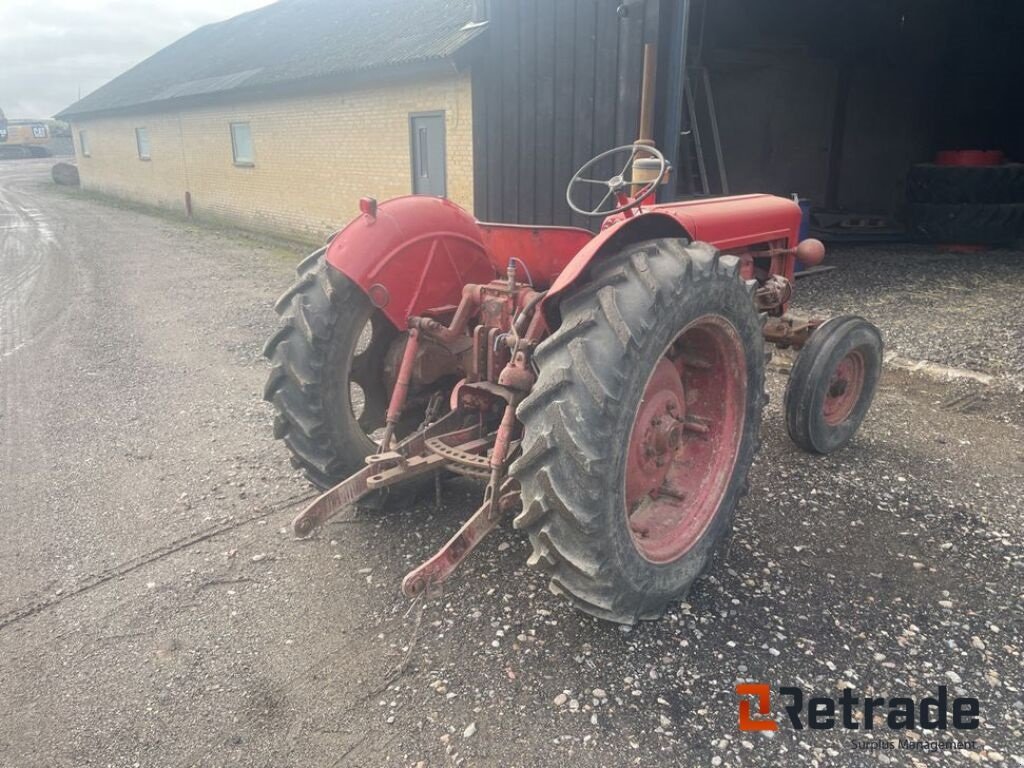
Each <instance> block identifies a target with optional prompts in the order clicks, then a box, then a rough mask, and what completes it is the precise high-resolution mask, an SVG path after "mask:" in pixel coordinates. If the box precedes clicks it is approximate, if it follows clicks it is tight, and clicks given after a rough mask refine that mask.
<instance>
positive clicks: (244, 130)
mask: <svg viewBox="0 0 1024 768" xmlns="http://www.w3.org/2000/svg"><path fill="white" fill-rule="evenodd" d="M231 154H232V156H233V157H234V159H235V165H253V163H254V157H253V151H252V131H251V130H250V129H249V124H248V123H231Z"/></svg>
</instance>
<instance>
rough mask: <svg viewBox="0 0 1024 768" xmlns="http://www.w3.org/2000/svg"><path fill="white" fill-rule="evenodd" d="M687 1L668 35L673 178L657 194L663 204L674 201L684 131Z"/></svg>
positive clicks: (668, 141)
mask: <svg viewBox="0 0 1024 768" xmlns="http://www.w3.org/2000/svg"><path fill="white" fill-rule="evenodd" d="M690 2H691V0H681V1H680V2H679V3H678V4H676V6H675V7H676V8H677V9H678V14H679V17H680V18H676V19H673V22H674V23H673V26H672V29H671V32H670V34H669V56H668V61H669V67H668V73H667V76H666V79H665V85H666V91H667V93H666V95H665V132H664V137H665V157H667V158H668V161H669V162H670V163H672V169H673V170H672V173H673V175H674V176H675V177H676V180H673V181H672V183H671V184H668V185H667V186H666V187H665V189H664V190H662V191H661V192H660V193H659V194H660V195H662V196H663V197H662V199H663V201H664V202H671V201H672V200H676V199H677V198H678V197H679V195H678V193H677V192H676V184H677V183H678V181H677V179H678V174H679V171H680V167H681V165H682V163H681V162H680V152H679V137H680V135H681V133H682V129H683V88H684V77H685V72H686V38H687V36H688V35H689V33H690Z"/></svg>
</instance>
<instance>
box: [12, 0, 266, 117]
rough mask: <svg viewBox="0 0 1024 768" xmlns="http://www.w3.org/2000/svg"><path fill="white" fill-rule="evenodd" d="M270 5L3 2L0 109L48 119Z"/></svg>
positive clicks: (173, 0) (179, 0) (233, 1)
mask: <svg viewBox="0 0 1024 768" xmlns="http://www.w3.org/2000/svg"><path fill="white" fill-rule="evenodd" d="M269 3H270V0H0V109H3V111H4V112H5V113H6V114H7V117H8V118H16V117H50V116H52V115H53V114H55V113H56V112H59V111H60V110H62V109H63V108H64V107H66V106H68V105H69V104H71V103H72V102H74V101H77V100H78V96H79V93H81V95H82V96H85V95H86V94H87V93H89V92H90V91H94V90H96V89H97V88H99V87H100V86H101V85H103V84H104V83H106V82H107V81H108V80H111V79H113V78H114V77H117V75H119V74H121V73H122V72H124V71H125V70H126V69H128V68H129V67H132V66H133V65H135V64H137V63H138V62H140V61H142V60H143V59H145V58H146V57H148V56H150V55H152V54H153V53H156V52H157V51H158V50H160V49H161V48H163V47H164V46H166V45H168V44H170V43H172V42H174V41H175V40H177V39H178V38H180V37H183V36H184V35H186V34H188V33H189V32H191V31H192V30H193V29H195V28H196V27H201V26H202V25H203V24H209V23H210V22H212V21H220V20H222V19H228V18H230V17H232V16H235V15H237V14H239V13H242V12H244V11H248V10H251V9H253V8H259V7H260V6H264V5H269Z"/></svg>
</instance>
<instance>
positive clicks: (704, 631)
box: [0, 161, 1024, 768]
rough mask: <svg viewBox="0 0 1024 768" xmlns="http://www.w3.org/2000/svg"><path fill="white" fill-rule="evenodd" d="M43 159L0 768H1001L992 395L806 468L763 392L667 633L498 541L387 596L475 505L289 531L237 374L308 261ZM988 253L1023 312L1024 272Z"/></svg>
mask: <svg viewBox="0 0 1024 768" xmlns="http://www.w3.org/2000/svg"><path fill="white" fill-rule="evenodd" d="M49 165H50V163H47V162H42V161H38V162H37V161H28V162H8V163H0V523H2V526H3V531H4V535H3V537H2V538H0V584H2V585H3V590H2V592H0V659H2V660H3V661H2V664H0V713H2V715H3V717H2V718H0V766H2V768H23V767H25V766H46V767H47V768H50V767H53V766H83V765H102V766H106V765H112V766H132V765H141V766H161V767H163V766H189V765H199V766H210V765H242V766H274V767H275V768H277V767H279V766H292V765H294V766H354V765H358V766H385V765H387V766H390V765H416V764H417V763H421V762H422V763H423V764H425V765H430V766H441V765H450V764H454V763H457V762H459V761H462V763H463V764H465V765H471V766H478V765H482V766H518V765H522V766H540V765H545V766H546V765H557V766H590V765H600V766H611V765H634V764H635V765H741V764H742V765H766V766H767V765H773V766H774V765H778V764H780V763H781V762H786V763H791V762H797V761H800V762H809V761H811V760H816V761H818V763H820V764H821V765H864V764H874V763H877V762H883V763H884V762H892V763H894V764H896V763H899V764H909V763H911V762H912V761H917V763H918V764H927V763H929V762H932V761H933V760H935V761H938V760H942V761H943V762H954V763H963V764H969V763H972V762H977V761H994V762H998V761H1000V760H1001V761H1003V762H1004V763H1008V764H1010V765H1014V764H1016V765H1024V732H1022V729H1024V700H1022V693H1021V675H1020V670H1021V667H1022V664H1024V660H1022V657H1021V653H1022V649H1024V639H1022V634H1024V622H1022V609H1021V605H1022V600H1024V559H1022V549H1021V545H1020V542H1021V533H1022V529H1024V517H1022V515H1024V508H1022V506H1024V505H1022V502H1021V491H1020V489H1021V487H1022V481H1024V436H1022V423H1024V418H1022V416H1021V407H1020V395H1019V393H1018V392H1016V391H1015V389H1014V387H1013V386H1011V384H1010V381H1009V380H1007V382H1006V384H1007V386H1006V387H1005V388H1003V387H1002V383H1003V380H1002V379H1000V385H999V386H997V387H994V388H989V389H981V388H971V387H969V386H968V385H965V384H958V385H955V386H954V385H946V384H942V383H938V382H935V381H932V380H929V379H924V378H917V377H912V376H910V375H908V374H905V373H889V374H887V376H886V378H885V381H884V383H883V388H882V390H881V391H880V394H879V396H878V398H877V400H876V405H875V408H874V411H873V415H872V416H871V418H870V420H869V421H868V423H867V424H866V425H865V427H864V430H863V432H862V434H861V436H860V437H859V438H858V439H857V440H856V441H855V442H854V444H853V445H852V446H851V447H850V448H849V449H848V450H846V451H843V452H841V453H840V454H837V455H835V456H833V457H830V458H811V457H808V456H806V455H804V454H801V453H800V452H799V451H797V450H796V449H795V448H794V447H793V446H792V444H791V443H790V442H789V441H788V439H787V438H786V436H785V430H784V428H783V425H782V419H781V411H780V405H779V404H780V403H781V399H782V398H781V391H782V387H783V386H784V378H783V375H782V374H781V373H779V372H775V373H774V374H773V375H772V376H771V377H770V378H771V382H772V394H773V398H772V404H771V405H770V407H769V410H768V412H767V413H766V419H765V420H766V425H765V430H764V449H763V452H762V455H761V457H760V459H759V461H758V463H757V464H756V465H755V470H754V472H753V476H752V492H751V494H750V496H749V497H748V498H747V500H746V501H745V502H744V504H743V506H742V507H741V509H740V511H739V513H738V524H737V530H736V534H735V535H734V537H733V538H732V539H731V541H730V543H729V544H728V546H727V547H726V548H725V549H724V550H723V552H722V555H721V556H720V558H719V559H718V561H717V563H716V564H715V565H714V566H713V568H712V569H711V571H710V572H709V573H708V574H707V575H706V576H705V577H704V578H703V579H702V580H701V581H699V582H698V584H697V586H696V587H695V589H694V591H693V593H692V594H691V595H690V598H689V603H688V604H684V605H683V606H682V607H680V608H679V609H678V610H674V611H672V612H671V614H670V615H669V616H668V617H667V618H666V619H664V620H663V621H660V622H657V623H652V624H644V625H641V626H638V627H636V628H632V629H623V628H619V627H615V626H611V625H608V624H603V623H599V622H596V621H594V620H591V619H589V618H587V617H584V616H581V615H579V614H577V613H574V612H573V611H572V610H570V609H569V608H568V607H567V606H566V605H564V604H563V603H562V602H561V601H560V600H559V599H558V598H556V597H554V596H553V595H551V594H549V593H548V592H547V589H546V587H545V584H544V581H543V579H542V577H541V576H540V575H539V574H536V573H533V572H531V571H529V570H528V569H527V568H526V565H525V561H526V557H527V554H528V545H527V543H526V542H525V541H524V540H523V539H522V537H521V536H520V535H519V534H517V533H516V532H514V531H512V530H510V529H509V528H508V527H505V528H503V529H502V530H500V531H499V532H497V533H496V534H495V535H494V536H492V538H491V539H490V540H488V541H487V542H485V544H484V545H483V546H482V548H481V551H480V552H478V553H477V554H476V555H474V557H473V559H472V560H470V561H469V562H468V563H467V567H466V568H465V570H464V571H463V573H462V575H461V577H459V578H458V579H457V580H455V581H454V582H453V583H452V584H451V585H450V586H449V587H448V589H447V590H446V592H445V594H444V596H443V597H442V598H440V599H438V600H435V601H431V602H429V603H425V604H416V605H413V606H411V607H410V604H409V603H408V602H407V601H406V600H405V599H404V598H403V597H401V595H400V594H399V592H398V584H399V581H400V579H401V576H402V575H403V574H404V572H405V571H406V570H407V569H408V568H409V567H410V565H411V564H414V563H416V562H418V561H419V560H421V559H422V558H424V557H425V556H427V555H428V554H429V553H430V552H431V550H432V548H433V547H435V546H436V545H437V544H439V543H440V542H441V541H442V540H443V539H444V538H446V536H447V535H449V533H450V532H451V531H453V530H454V529H455V528H456V527H457V526H458V525H459V523H460V521H461V520H462V519H463V517H464V516H465V515H466V514H468V512H469V511H470V510H471V509H472V506H473V502H474V500H475V498H476V495H475V494H476V493H477V489H476V488H475V487H474V486H472V485H470V484H461V483H453V484H451V485H449V486H448V487H447V489H446V496H445V501H446V504H445V506H444V508H443V509H441V510H435V509H433V507H432V504H430V503H425V504H423V505H422V506H419V507H416V508H412V509H398V510H391V511H389V512H384V513H374V514H370V513H365V514H362V515H360V516H359V517H356V518H354V519H349V520H340V521H337V522H335V523H333V524H331V525H330V526H328V528H327V530H326V531H325V532H323V533H322V534H321V535H319V536H317V537H316V538H314V539H312V540H310V541H301V542H300V541H295V540H294V539H293V538H292V536H290V535H289V533H288V532H287V529H286V526H287V524H288V521H289V520H290V518H291V517H292V515H293V514H294V508H293V507H294V504H295V503H297V501H298V500H299V499H302V498H304V497H306V496H307V495H308V494H309V493H310V489H309V488H308V487H307V486H306V485H305V483H304V482H303V481H302V480H301V479H300V478H299V477H297V476H296V475H295V474H294V473H293V472H292V471H291V469H290V467H289V464H288V460H287V457H286V455H285V452H284V450H283V448H282V447H281V446H279V445H277V444H276V443H275V442H274V441H273V440H272V439H271V435H270V427H269V425H270V411H269V408H268V407H267V406H265V404H263V403H262V402H261V401H260V394H261V389H262V384H263V379H264V376H265V373H266V369H265V366H264V364H263V362H262V359H261V358H260V355H259V353H260V348H261V346H262V343H263V340H264V339H265V338H266V336H267V335H268V334H269V333H270V331H271V330H272V328H273V327H274V325H275V318H274V317H273V313H272V311H271V309H270V306H271V303H272V301H273V300H274V298H276V296H277V295H278V294H279V293H280V292H281V291H282V290H283V289H284V288H285V287H286V286H287V284H288V283H289V282H290V279H291V269H292V265H293V263H294V261H295V260H296V258H297V256H298V255H300V254H298V253H290V252H289V251H287V250H285V249H283V248H282V247H279V246H274V245H268V244H266V243H261V242H258V241H254V240H250V239H247V238H244V237H241V236H240V235H238V234H237V233H231V232H222V231H216V230H210V229H206V228H203V227H200V226H198V225H193V224H187V223H184V222H181V221H177V220H174V219H171V218H163V217H154V216H151V215H147V214H145V213H142V212H139V211H135V210H130V209H126V208H120V207H115V206H111V205H108V204H104V203H100V202H97V201H95V200H91V199H88V198H86V197H83V196H81V195H80V194H78V193H72V192H66V191H61V190H58V189H56V188H54V187H53V186H52V185H51V184H50V183H49V181H48V171H49ZM849 258H853V257H849ZM879 258H882V257H879ZM893 258H898V254H894V256H893ZM979 258H980V257H979V256H978V255H976V254H974V255H971V256H970V259H971V260H972V261H977V260H978V259H979ZM998 259H999V264H1000V270H1001V274H1003V275H1004V276H1006V278H1007V279H1016V280H1017V281H1018V290H1017V291H1016V294H1017V295H1019V293H1020V290H1019V288H1020V286H1022V285H1024V258H1020V259H1019V262H1018V261H1013V260H1012V259H1010V258H1009V257H1007V256H1006V255H1003V256H1000V257H998ZM883 261H884V258H883ZM841 263H842V264H844V265H845V266H844V269H846V268H849V262H848V261H841ZM1018 263H1019V266H1014V265H1015V264H1018ZM968 266H969V265H968ZM841 271H842V270H841ZM829 279H830V278H829V277H828V276H821V277H816V278H813V280H816V281H820V282H817V283H816V284H815V286H814V288H813V297H814V306H815V307H820V308H825V309H828V308H830V306H831V305H830V299H829V288H828V285H829V284H828V282H827V281H828V280H829ZM841 284H842V280H837V282H836V285H841ZM879 290H883V291H884V286H881V287H880V288H879ZM932 290H933V293H934V287H933V288H932ZM951 290H953V289H952V288H951ZM955 290H956V291H957V292H959V293H958V295H957V300H959V301H966V302H972V301H973V302H981V303H984V302H986V301H988V302H991V301H992V297H993V295H997V296H1000V297H1002V296H1003V293H1001V292H997V293H996V294H989V293H986V290H985V286H984V284H983V283H980V282H979V283H978V284H976V285H973V287H972V288H971V291H968V292H966V294H965V293H964V289H963V287H962V286H961V285H959V284H958V285H957V286H956V287H955ZM901 295H902V294H901ZM844 300H845V299H844ZM929 300H930V301H935V302H938V303H942V302H943V301H952V300H953V299H952V298H951V297H945V298H944V297H942V296H934V295H931V296H930V298H929ZM842 304H843V302H842V301H839V302H837V303H836V304H835V306H841V305H842ZM884 309H885V308H884V307H883V308H882V309H881V310H880V311H882V310H884ZM890 309H891V308H890ZM883 314H884V312H883ZM897 316H898V312H891V313H890V314H888V315H886V321H887V322H889V321H891V322H896V318H897ZM939 322H941V320H940V321H939ZM882 324H883V330H884V329H885V328H884V322H883V323H882ZM979 330H980V332H984V331H983V329H979ZM936 331H937V333H940V334H941V333H942V332H943V330H942V328H937V329H936ZM957 333H958V334H962V329H960V328H959V327H958V329H957ZM897 336H898V334H897ZM908 338H916V337H914V336H913V335H910V336H909V337H908ZM958 338H959V336H958ZM1017 352H1019V350H1017ZM986 354H988V353H986ZM995 372H997V373H1002V371H998V370H997V371H995ZM1018 373H1019V372H1018ZM972 386H973V385H972ZM410 646H411V647H410ZM403 663H404V664H403ZM742 680H754V681H763V682H769V683H771V684H772V685H773V687H777V686H779V685H788V684H793V685H802V686H803V687H804V688H805V689H806V690H807V691H808V693H809V694H810V693H812V692H818V693H822V694H828V695H831V696H835V697H838V695H839V694H838V692H837V688H842V687H843V684H844V683H848V684H850V685H851V686H852V687H854V688H856V689H857V690H858V691H859V692H860V693H861V695H863V693H866V692H870V693H872V694H873V695H876V696H886V697H891V696H901V695H909V696H915V697H921V696H926V695H929V694H933V693H934V690H935V687H936V686H937V685H940V684H944V685H948V686H949V687H950V693H951V695H972V696H975V697H977V698H979V699H980V701H981V710H982V718H981V720H982V722H981V728H980V729H979V730H977V731H974V732H970V733H968V732H961V733H959V734H957V735H958V736H959V737H960V738H974V739H975V740H976V745H975V747H974V748H973V749H970V750H962V751H959V752H955V753H944V754H927V753H924V752H919V751H915V752H908V751H906V750H894V751H889V752H881V753H879V752H871V753H867V752H864V751H862V750H857V749H855V748H854V747H853V746H852V745H851V742H852V741H853V740H854V737H859V738H863V737H864V736H865V734H864V732H858V733H854V732H850V731H843V730H841V729H835V730H827V731H806V730H805V731H800V732H795V731H793V730H792V729H790V728H788V726H787V727H784V728H782V729H781V730H779V731H778V732H777V733H775V734H763V733H740V732H739V731H738V730H737V728H736V697H735V695H734V692H733V689H734V686H735V685H736V683H737V682H739V681H742ZM957 681H959V682H957ZM595 689H598V694H597V695H595V694H594V690H595ZM563 692H565V695H564V696H562V694H563ZM602 693H603V695H601V694H602ZM563 699H564V701H563ZM776 711H777V712H779V711H780V710H778V709H776ZM898 735H899V734H893V733H891V732H888V731H884V730H875V731H874V732H873V736H874V737H875V738H889V737H893V738H894V737H895V736H898ZM934 737H935V734H931V735H930V736H928V735H922V733H921V732H920V731H918V732H917V738H919V739H920V738H924V739H926V740H927V738H934Z"/></svg>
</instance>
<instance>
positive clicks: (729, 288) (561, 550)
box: [511, 239, 764, 624]
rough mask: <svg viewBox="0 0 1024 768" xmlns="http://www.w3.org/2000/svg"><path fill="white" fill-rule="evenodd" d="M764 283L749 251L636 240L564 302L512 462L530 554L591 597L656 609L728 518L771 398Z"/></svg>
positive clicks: (586, 604)
mask: <svg viewBox="0 0 1024 768" xmlns="http://www.w3.org/2000/svg"><path fill="white" fill-rule="evenodd" d="M752 289H753V285H752V284H751V285H749V286H748V285H746V284H745V283H744V282H743V281H742V280H741V279H740V276H739V262H738V260H737V259H736V258H735V257H732V256H719V254H718V253H717V252H716V251H715V250H714V249H713V248H712V247H711V246H708V245H705V244H701V243H695V244H692V245H686V244H685V243H684V242H683V241H680V240H670V239H666V240H654V241H650V242H646V243H640V244H636V245H632V246H628V247H627V248H625V249H624V250H623V251H622V252H621V253H620V254H618V255H617V256H615V257H613V258H612V259H611V260H609V261H607V262H604V263H602V264H601V265H600V266H599V267H598V268H597V269H596V270H595V272H594V274H593V275H592V277H591V280H590V281H589V282H588V283H587V284H585V285H584V286H582V287H581V288H579V289H578V290H576V291H575V293H573V294H572V295H570V296H569V297H567V298H566V299H564V300H563V301H562V303H561V313H562V323H561V325H560V327H559V328H558V330H557V331H555V333H553V334H552V335H551V336H550V337H549V338H548V339H547V340H545V341H544V342H543V343H542V344H541V345H540V346H539V347H538V349H537V352H536V356H535V360H536V362H537V365H538V367H539V371H540V373H539V377H538V380H537V383H536V385H535V386H534V388H533V390H532V392H531V393H530V395H529V396H528V397H527V398H526V399H525V400H523V402H522V403H521V404H520V406H519V409H518V416H519V419H520V420H521V421H522V423H523V426H524V436H523V441H522V454H521V455H520V456H519V458H518V459H517V460H516V461H515V463H514V464H513V465H512V467H511V471H512V474H513V475H514V476H515V477H516V478H517V479H518V481H519V483H520V486H521V488H522V499H523V511H522V513H521V514H520V515H519V516H518V517H517V518H516V520H515V525H516V527H517V528H520V529H524V530H526V531H527V532H528V533H529V536H530V541H531V543H532V545H533V555H532V557H531V558H530V564H531V565H533V566H539V567H542V568H545V569H547V570H548V571H549V572H550V574H551V581H550V586H551V589H552V591H554V592H556V593H559V594H563V595H565V596H566V597H567V598H568V599H569V600H570V601H571V602H572V603H573V604H574V605H575V606H576V607H577V608H579V609H580V610H582V611H585V612H586V613H589V614H592V615H594V616H597V617H599V618H602V619H608V620H611V621H617V622H622V623H627V624H631V623H633V622H635V621H636V620H637V619H653V618H657V617H658V616H660V615H661V614H662V613H663V612H664V611H665V608H666V607H667V606H668V604H669V603H670V602H672V601H673V600H677V599H680V598H681V597H682V596H683V595H685V593H686V591H687V590H688V589H689V587H690V585H691V584H692V583H693V581H694V580H695V579H696V578H697V576H698V575H699V574H700V573H701V571H702V570H703V569H704V567H705V566H706V565H707V563H708V562H709V560H710V558H711V556H712V554H713V552H714V550H715V547H716V545H717V544H718V543H719V542H720V541H721V539H722V537H723V536H724V535H725V534H726V532H727V531H728V530H729V528H730V525H731V522H732V517H733V512H734V510H735V508H736V504H737V502H738V501H739V498H740V496H741V495H742V494H743V493H745V491H746V487H747V472H748V470H749V469H750V465H751V462H752V461H753V459H754V454H755V452H756V450H757V447H758V430H759V428H760V423H761V408H762V404H763V400H764V343H763V340H762V335H761V321H760V319H759V317H758V315H757V312H756V311H755V309H754V305H753V301H752V297H751V291H752Z"/></svg>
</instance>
